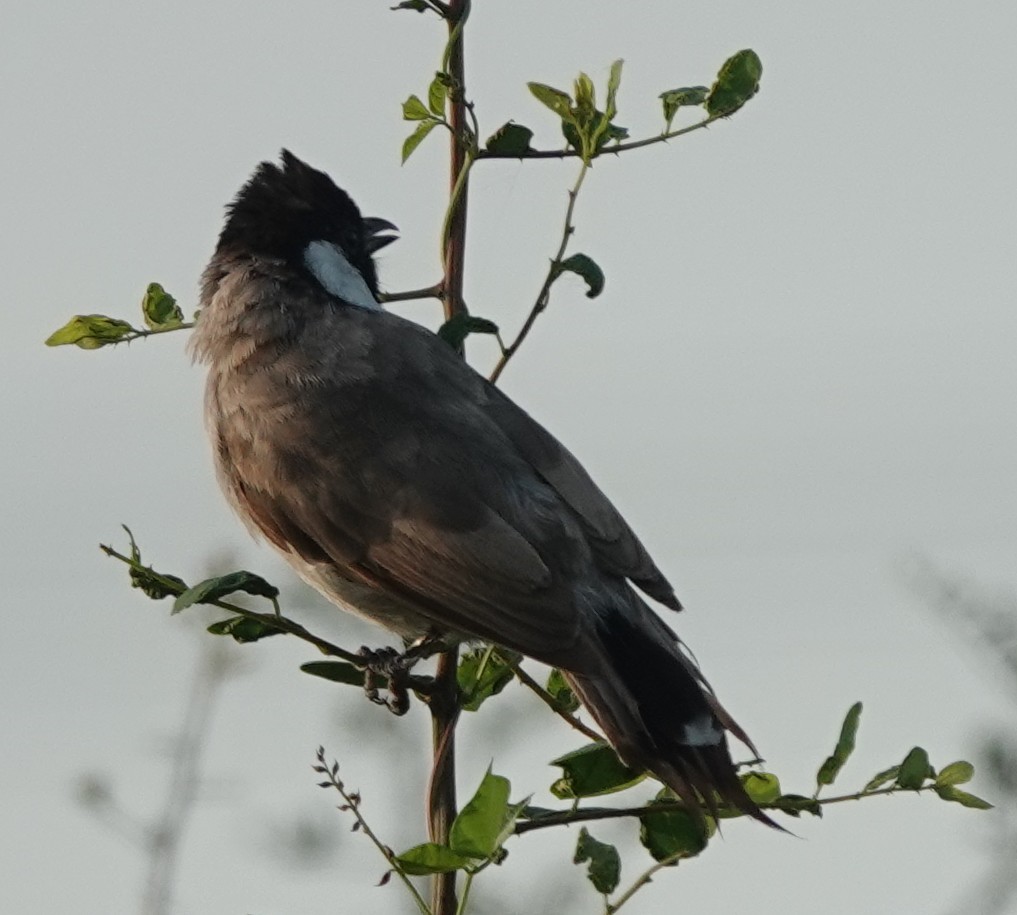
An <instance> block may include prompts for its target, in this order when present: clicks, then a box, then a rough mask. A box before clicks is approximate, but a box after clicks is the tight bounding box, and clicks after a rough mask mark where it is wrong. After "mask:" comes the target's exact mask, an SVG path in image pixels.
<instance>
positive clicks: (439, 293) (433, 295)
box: [378, 283, 445, 302]
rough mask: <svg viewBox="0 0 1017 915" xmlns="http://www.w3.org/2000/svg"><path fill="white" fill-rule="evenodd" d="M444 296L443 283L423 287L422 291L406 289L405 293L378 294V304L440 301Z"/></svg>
mask: <svg viewBox="0 0 1017 915" xmlns="http://www.w3.org/2000/svg"><path fill="white" fill-rule="evenodd" d="M444 294H445V287H444V284H443V283H435V284H434V285H433V286H425V287H424V288H423V289H408V290H406V291H405V292H381V293H378V300H379V301H380V302H412V301H414V300H415V299H440V298H442V297H443V296H444Z"/></svg>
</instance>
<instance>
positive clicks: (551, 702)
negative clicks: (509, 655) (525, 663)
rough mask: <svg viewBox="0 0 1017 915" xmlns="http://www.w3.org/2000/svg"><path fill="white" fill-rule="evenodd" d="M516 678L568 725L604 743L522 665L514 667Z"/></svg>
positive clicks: (601, 738)
mask: <svg viewBox="0 0 1017 915" xmlns="http://www.w3.org/2000/svg"><path fill="white" fill-rule="evenodd" d="M514 670H515V675H516V679H517V680H518V681H519V682H520V683H522V684H523V686H525V687H526V688H527V689H529V690H532V692H533V693H535V694H536V696H537V697H538V698H539V699H540V701H541V702H543V703H544V704H545V705H546V706H547V707H548V708H550V709H551V711H552V712H554V713H555V714H556V715H557V716H558V717H559V718H561V719H562V720H563V721H565V722H566V723H567V724H568V725H569V727H572V728H575V729H576V730H577V731H579V733H580V734H584V735H585V736H587V737H589V738H590V740H594V741H596V742H597V743H605V740H604V738H603V736H602V735H600V734H598V733H597V732H596V731H595V730H593V728H591V727H587V726H586V725H585V724H583V723H582V722H581V721H580V720H579V719H578V718H576V717H575V716H574V715H570V714H569V713H568V712H566V711H565V709H563V708H562V707H561V705H560V704H559V703H558V701H557V700H556V699H555V698H554V696H552V695H551V694H550V693H549V692H548V691H547V690H546V689H544V687H542V686H541V685H540V684H539V683H538V682H537V681H536V680H534V679H533V677H531V676H530V675H529V674H528V673H527V672H526V671H525V670H523V669H522V667H519V666H518V665H517V666H516V667H515V668H514Z"/></svg>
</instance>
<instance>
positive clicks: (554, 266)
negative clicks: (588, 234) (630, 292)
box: [489, 162, 590, 384]
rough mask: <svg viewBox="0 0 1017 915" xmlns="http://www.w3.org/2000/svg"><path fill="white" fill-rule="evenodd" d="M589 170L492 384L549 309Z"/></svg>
mask: <svg viewBox="0 0 1017 915" xmlns="http://www.w3.org/2000/svg"><path fill="white" fill-rule="evenodd" d="M589 170H590V166H589V163H587V162H583V164H582V167H581V168H580V169H579V176H578V177H577V178H576V183H575V185H573V187H572V189H571V190H570V191H569V192H568V193H569V203H568V206H567V207H566V208H565V224H564V226H563V227H562V233H561V242H559V244H558V251H557V253H556V254H555V255H554V257H553V258H552V259H551V264H550V266H549V267H548V268H547V276H545V277H544V282H543V285H541V287H540V292H538V293H537V300H536V301H535V302H534V303H533V307H532V308H531V309H530V313H529V314H528V315H527V316H526V320H525V321H524V322H523V326H522V328H521V329H520V331H519V333H518V334H517V335H516V338H515V340H513V341H512V342H511V343H510V344H509V345H508V346H506V347H503V348H502V352H501V358H500V359H499V360H498V363H497V365H495V367H494V371H492V372H491V376H490V379H489V380H490V381H491V383H492V384H497V382H498V378H499V377H500V376H501V373H502V372H503V371H504V370H505V366H506V365H508V361H509V360H510V359H511V358H512V357H513V356H514V355H515V354H516V351H517V350H518V349H519V347H520V346H522V344H523V341H524V340H525V339H526V336H527V334H529V332H530V329H531V328H532V327H533V325H534V323H535V322H536V320H537V318H538V317H540V314H541V312H543V311H544V309H545V308H547V303H548V301H549V300H550V297H551V286H552V285H553V284H554V281H555V280H556V279H558V277H559V276H560V275H561V262H562V258H563V257H564V256H565V251H566V250H567V249H568V246H569V240H570V239H571V238H572V235H573V233H574V232H575V231H576V229H575V226H573V225H572V216H573V214H574V213H575V209H576V198H577V197H578V196H579V191H580V190H581V189H582V187H583V180H584V179H585V178H586V173H587V172H588V171H589Z"/></svg>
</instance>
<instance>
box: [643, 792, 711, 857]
mask: <svg viewBox="0 0 1017 915" xmlns="http://www.w3.org/2000/svg"><path fill="white" fill-rule="evenodd" d="M664 802H666V803H669V804H670V803H674V799H673V798H668V797H666V796H665V797H664V798H661V799H658V800H655V801H651V802H650V803H649V804H647V805H646V810H647V812H646V813H644V814H642V816H640V817H639V841H640V842H641V843H642V845H643V848H645V849H646V850H647V851H648V852H649V853H650V854H651V855H652V856H653V859H654V860H655V861H664V860H665V859H667V858H671V857H673V856H674V855H679V856H680V857H682V858H692V857H695V856H696V855H698V854H699V853H700V852H701V851H702V850H703V849H704V848H706V845H707V843H708V842H709V841H710V835H711V834H712V832H714V831H716V828H717V826H716V823H714V822H713V819H712V817H707V818H706V823H707V826H706V828H705V829H704V827H703V824H702V823H701V822H700V821H697V820H696V818H695V817H693V816H692V815H691V814H690V813H688V812H687V811H685V810H657V811H654V809H653V808H654V807H655V806H659V805H660V804H661V803H664ZM711 827H712V828H711Z"/></svg>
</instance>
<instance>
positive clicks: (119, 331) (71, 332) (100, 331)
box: [46, 315, 134, 349]
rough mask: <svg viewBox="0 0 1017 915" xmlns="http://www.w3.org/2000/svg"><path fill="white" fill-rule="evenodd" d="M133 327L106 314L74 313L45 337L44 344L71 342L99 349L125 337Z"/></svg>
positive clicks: (132, 330)
mask: <svg viewBox="0 0 1017 915" xmlns="http://www.w3.org/2000/svg"><path fill="white" fill-rule="evenodd" d="M132 332H134V328H133V327H132V326H131V325H130V324H128V323H127V322H126V321H121V320H119V319H117V318H110V317H107V316H106V315H75V316H74V317H73V318H71V320H70V321H68V322H67V323H66V324H65V325H64V326H63V327H61V328H60V329H59V330H55V331H53V333H51V334H50V335H49V336H48V337H47V338H46V346H67V345H68V344H71V343H73V344H74V345H75V346H80V347H81V348H82V349H99V347H100V346H108V345H109V344H111V343H116V342H117V341H119V340H121V339H123V338H124V337H126V336H127V335H128V334H129V333H132Z"/></svg>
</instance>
